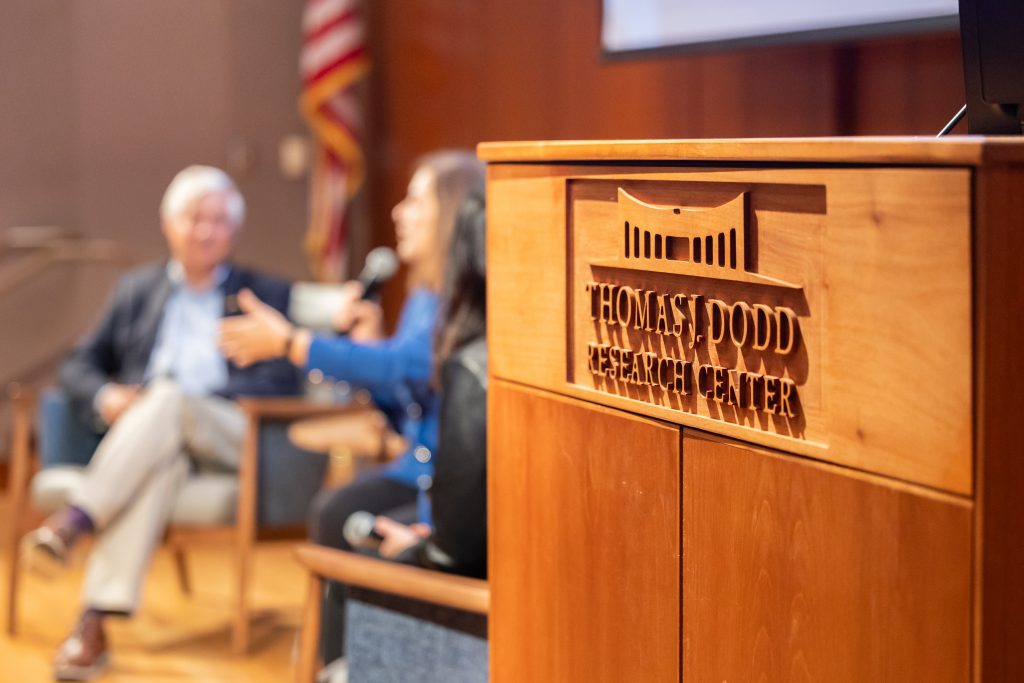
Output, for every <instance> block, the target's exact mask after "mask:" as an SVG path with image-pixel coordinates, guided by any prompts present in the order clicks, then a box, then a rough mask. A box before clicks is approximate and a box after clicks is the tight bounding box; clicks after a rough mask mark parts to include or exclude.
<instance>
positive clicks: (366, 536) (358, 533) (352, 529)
mask: <svg viewBox="0 0 1024 683" xmlns="http://www.w3.org/2000/svg"><path fill="white" fill-rule="evenodd" d="M376 524H377V515H375V514H373V513H370V512H364V511H362V510H360V511H359V512H353V513H352V514H351V515H349V516H348V519H346V520H345V526H344V527H342V530H341V533H342V535H343V536H344V537H345V540H346V541H348V544H349V545H350V546H352V547H353V548H360V549H362V550H376V549H377V548H379V547H380V544H381V542H382V541H383V540H384V538H383V537H382V536H381V535H380V534H378V533H377V531H376V530H375V529H374V527H375V526H376Z"/></svg>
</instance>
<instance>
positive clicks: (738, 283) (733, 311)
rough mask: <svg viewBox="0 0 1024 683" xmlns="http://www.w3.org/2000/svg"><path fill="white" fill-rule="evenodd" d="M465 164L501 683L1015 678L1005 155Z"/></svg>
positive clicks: (1023, 165) (868, 149) (638, 149)
mask: <svg viewBox="0 0 1024 683" xmlns="http://www.w3.org/2000/svg"><path fill="white" fill-rule="evenodd" d="M479 153H480V156H481V157H482V158H483V159H485V160H486V161H487V162H488V163H489V171H488V189H487V192H488V220H489V224H488V271H489V277H488V279H489V284H488V287H489V294H488V307H489V328H488V334H489V339H490V354H491V355H490V364H491V373H492V377H493V381H492V384H491V398H490V401H491V403H490V405H491V408H490V411H491V412H490V444H491V447H490V453H489V458H490V463H489V466H490V484H489V486H490V501H491V507H490V510H491V512H490V533H491V536H490V538H491V547H490V553H491V587H492V614H491V622H490V623H491V626H490V640H491V653H492V654H491V669H492V672H491V674H492V679H493V680H494V681H495V682H496V683H513V682H514V683H519V682H521V681H558V682H563V681H588V682H589V681H643V682H645V683H646V682H651V681H679V680H685V681H691V682H698V683H705V682H712V683H719V682H720V681H729V683H734V682H742V681H829V682H835V681H856V682H866V681H872V682H874V681H928V682H930V683H932V682H937V681H971V680H973V681H1021V680H1024V445H1022V444H1024V440H1022V436H1024V358H1022V356H1024V349H1022V347H1024V314H1022V308H1024V142H1021V141H1018V140H1013V139H1006V140H998V139H984V138H960V139H953V140H942V141H933V140H922V139H817V140H747V141H724V140H723V141H690V142H686V141H679V142H594V143H590V142H537V143H485V144H482V145H481V146H480V148H479Z"/></svg>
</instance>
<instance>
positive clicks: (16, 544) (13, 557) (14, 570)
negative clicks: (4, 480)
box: [7, 395, 35, 636]
mask: <svg viewBox="0 0 1024 683" xmlns="http://www.w3.org/2000/svg"><path fill="white" fill-rule="evenodd" d="M12 398H13V399H14V425H13V434H12V436H13V439H12V445H13V452H12V457H11V472H10V474H11V478H10V481H9V482H8V493H9V495H10V501H11V513H10V518H9V519H8V521H7V528H8V531H9V534H8V540H9V544H8V551H9V552H8V558H9V566H8V572H7V633H8V635H11V636H13V635H15V633H16V632H17V630H18V629H17V623H18V609H17V599H18V581H19V578H20V574H21V532H22V526H23V524H24V519H25V505H26V504H27V502H28V497H27V495H26V493H27V487H28V477H29V459H30V455H31V454H30V453H29V449H30V448H31V443H30V442H31V439H32V435H31V431H32V430H31V424H32V410H33V408H34V407H35V402H34V401H32V400H29V399H27V398H25V397H20V396H13V395H12Z"/></svg>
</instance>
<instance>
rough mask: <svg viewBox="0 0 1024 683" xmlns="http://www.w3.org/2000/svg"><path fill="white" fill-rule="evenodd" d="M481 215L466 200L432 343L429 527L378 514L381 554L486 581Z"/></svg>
mask: <svg viewBox="0 0 1024 683" xmlns="http://www.w3.org/2000/svg"><path fill="white" fill-rule="evenodd" d="M485 224H486V212H485V209H484V202H483V200H482V198H479V197H471V198H470V199H469V200H468V201H467V202H466V204H464V205H463V207H462V209H461V210H460V212H459V217H458V219H457V220H456V222H455V235H454V236H453V238H452V245H451V250H450V251H449V254H448V274H447V277H446V278H445V287H444V291H443V294H442V299H443V301H442V306H441V311H442V313H441V317H442V322H441V327H440V329H439V330H438V334H437V338H436V342H435V354H434V355H435V363H436V365H437V367H439V368H440V373H439V374H440V382H441V391H442V393H441V396H442V398H441V419H440V425H439V440H438V447H437V453H436V456H435V458H434V485H433V487H432V488H431V492H430V497H431V502H432V512H433V523H432V525H425V524H416V525H412V526H406V525H403V524H401V523H400V522H398V521H396V520H393V519H390V518H388V517H385V516H379V517H377V521H376V531H377V533H378V534H379V535H380V536H381V537H382V538H383V541H382V542H381V546H380V550H379V552H380V554H381V555H382V556H383V557H386V558H391V559H396V560H398V561H401V562H407V563H412V564H418V565H420V566H425V567H430V568H434V569H440V570H443V571H450V572H454V573H457V574H464V575H466V576H473V577H477V578H487V340H486V331H487V293H486V279H485V278H486V267H485V254H486V247H485V243H486V236H485V233H486V229H485Z"/></svg>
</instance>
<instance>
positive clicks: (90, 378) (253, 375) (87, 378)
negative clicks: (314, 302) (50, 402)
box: [58, 261, 299, 428]
mask: <svg viewBox="0 0 1024 683" xmlns="http://www.w3.org/2000/svg"><path fill="white" fill-rule="evenodd" d="M243 288H249V289H251V290H252V291H253V293H254V294H256V296H257V297H259V298H260V299H261V300H262V301H264V302H266V303H267V304H269V305H270V306H273V307H274V308H276V309H277V310H279V311H281V312H282V313H284V312H286V311H287V310H288V299H289V296H290V293H291V286H290V285H289V284H288V283H287V282H283V281H281V280H276V279H274V278H270V277H267V276H265V275H260V274H259V273H255V272H253V271H250V270H246V269H244V268H239V267H237V266H234V265H229V270H228V276H227V278H226V279H225V280H224V283H223V284H222V285H221V290H222V291H223V293H224V300H225V311H224V314H225V315H236V314H237V313H238V310H237V306H236V305H234V298H235V296H236V295H237V294H238V292H239V290H241V289H243ZM170 294H171V281H170V278H169V277H168V275H167V262H166V261H163V262H160V263H152V264H148V265H145V266H142V267H140V268H137V269H135V270H133V271H131V272H129V273H127V274H126V275H124V276H123V277H121V279H120V280H119V281H118V283H117V286H116V287H115V289H114V294H113V297H112V298H111V300H110V302H109V303H108V305H107V309H106V311H105V312H104V314H103V317H102V318H101V319H100V323H99V325H97V326H96V328H95V329H93V330H92V331H91V332H90V333H88V334H87V335H85V337H83V338H82V339H81V340H80V341H79V342H78V344H77V345H76V346H75V347H74V348H73V349H72V350H71V353H70V354H69V355H68V357H67V359H66V360H65V361H64V364H63V365H62V366H61V368H60V373H59V375H58V378H59V382H60V385H61V388H62V389H63V390H64V391H65V392H66V393H67V395H68V397H69V399H70V400H71V405H72V408H73V409H74V411H75V413H76V414H77V415H78V416H79V417H80V418H81V419H82V420H83V422H84V423H85V424H87V425H93V426H96V427H97V428H101V427H102V421H101V420H100V419H99V416H98V415H97V414H96V411H95V409H94V408H93V401H94V399H95V397H96V393H97V392H98V391H99V390H100V388H101V387H102V386H103V385H104V384H106V383H107V382H120V383H123V384H142V383H143V380H144V375H145V372H146V367H147V365H148V364H149V356H150V354H152V352H153V346H154V344H155V343H156V335H157V331H158V330H159V328H160V322H161V321H162V320H163V314H164V306H165V305H166V303H167V300H168V298H169V297H170ZM298 388H299V375H298V371H297V370H296V369H295V368H294V367H293V366H292V364H291V363H289V362H288V361H287V360H285V359H283V358H281V359H275V360H270V361H266V362H263V363H256V364H255V365H251V366H249V367H247V368H239V367H237V366H236V365H235V364H234V363H231V362H230V361H228V381H227V385H226V386H225V387H224V389H223V390H222V391H221V392H218V393H219V394H221V395H223V396H225V397H226V398H235V397H236V396H280V395H291V394H295V393H297V392H298Z"/></svg>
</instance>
